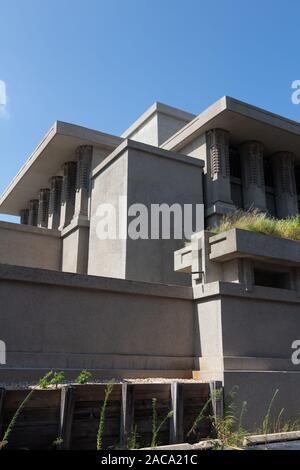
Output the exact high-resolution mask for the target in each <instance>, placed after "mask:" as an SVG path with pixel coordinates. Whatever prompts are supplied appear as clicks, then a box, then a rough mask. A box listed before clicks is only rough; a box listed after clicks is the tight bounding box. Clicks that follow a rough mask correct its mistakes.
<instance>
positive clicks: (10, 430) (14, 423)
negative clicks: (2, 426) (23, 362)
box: [0, 371, 52, 450]
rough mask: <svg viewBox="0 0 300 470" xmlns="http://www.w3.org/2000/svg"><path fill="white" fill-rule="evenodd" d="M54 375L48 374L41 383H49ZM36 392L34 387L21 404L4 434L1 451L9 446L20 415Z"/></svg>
mask: <svg viewBox="0 0 300 470" xmlns="http://www.w3.org/2000/svg"><path fill="white" fill-rule="evenodd" d="M51 375H52V371H50V372H48V373H47V374H46V375H45V376H44V377H43V378H42V379H41V380H40V382H39V383H41V382H43V381H47V380H48V378H49V377H50V376H51ZM38 386H39V385H38ZM35 390H36V387H34V388H33V389H32V390H31V391H30V392H29V393H28V394H27V395H26V397H25V398H24V400H23V401H22V403H21V404H20V406H19V407H18V408H17V410H16V412H15V414H14V415H13V417H12V419H11V421H10V423H9V424H8V426H7V428H6V431H5V433H4V436H3V439H2V441H0V450H2V449H4V448H5V447H6V446H7V445H8V441H9V437H10V435H11V433H12V431H13V429H14V427H15V425H16V423H17V420H18V418H19V416H20V414H21V413H22V411H23V408H24V407H25V405H26V403H27V402H28V401H29V400H30V398H31V396H32V394H33V393H34V392H35Z"/></svg>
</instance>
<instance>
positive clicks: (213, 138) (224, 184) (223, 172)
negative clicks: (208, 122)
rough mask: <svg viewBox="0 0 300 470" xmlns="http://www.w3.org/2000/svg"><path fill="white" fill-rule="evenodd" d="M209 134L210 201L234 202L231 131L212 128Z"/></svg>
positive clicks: (208, 171) (208, 170) (208, 172)
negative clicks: (231, 168)
mask: <svg viewBox="0 0 300 470" xmlns="http://www.w3.org/2000/svg"><path fill="white" fill-rule="evenodd" d="M206 136H207V151H208V155H207V157H208V158H207V174H208V187H207V189H208V200H209V203H210V204H211V203H215V202H218V201H222V202H225V203H229V204H232V200H231V188H230V166H229V132H227V131H224V130H222V129H212V130H210V131H208V132H207V133H206Z"/></svg>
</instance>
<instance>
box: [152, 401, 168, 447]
mask: <svg viewBox="0 0 300 470" xmlns="http://www.w3.org/2000/svg"><path fill="white" fill-rule="evenodd" d="M172 416H173V411H169V412H168V413H167V415H166V416H165V418H163V420H162V421H161V423H160V424H158V420H157V398H152V439H151V447H157V446H158V440H157V439H158V435H159V433H160V431H161V429H162V427H163V426H164V424H165V423H166V422H167V420H168V419H170V418H171V417H172Z"/></svg>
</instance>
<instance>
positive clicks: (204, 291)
mask: <svg viewBox="0 0 300 470" xmlns="http://www.w3.org/2000/svg"><path fill="white" fill-rule="evenodd" d="M193 292H194V299H195V300H201V299H206V298H209V297H220V296H230V297H242V298H243V299H245V300H247V299H249V300H250V299H252V300H265V301H271V302H290V303H297V304H298V303H300V297H298V295H297V292H296V291H293V290H288V289H277V288H273V287H261V286H254V287H253V290H252V291H251V292H250V291H249V290H247V288H246V287H245V285H244V284H239V283H235V282H223V281H216V282H211V283H209V284H203V285H200V286H196V287H194V289H193Z"/></svg>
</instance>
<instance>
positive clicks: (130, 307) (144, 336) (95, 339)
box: [0, 265, 195, 382]
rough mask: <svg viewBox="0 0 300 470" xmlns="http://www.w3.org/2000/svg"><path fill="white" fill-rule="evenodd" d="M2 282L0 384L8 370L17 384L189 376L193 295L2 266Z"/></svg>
mask: <svg viewBox="0 0 300 470" xmlns="http://www.w3.org/2000/svg"><path fill="white" fill-rule="evenodd" d="M0 280H1V282H0V303H1V309H0V324H1V334H0V336H1V339H2V340H3V341H5V343H6V347H7V365H6V366H0V382H1V378H2V381H3V380H4V377H7V375H9V373H10V372H11V371H12V369H13V376H14V377H15V379H16V380H17V377H18V374H23V376H24V375H26V373H27V374H28V378H29V376H30V375H31V373H32V372H33V373H34V371H38V373H39V374H40V375H41V371H43V370H45V369H52V368H55V369H59V370H66V369H67V370H69V371H70V370H72V369H73V370H74V369H75V370H77V371H78V370H82V369H85V368H86V369H93V370H95V374H96V375H98V376H106V375H108V376H114V375H115V376H122V375H126V371H127V372H128V371H129V373H130V374H131V375H134V374H136V376H145V375H147V374H148V375H150V376H151V375H152V376H164V375H168V374H169V376H171V377H172V376H173V377H176V376H178V377H187V376H191V370H192V368H193V354H194V342H193V331H194V323H195V316H194V307H193V301H192V290H191V289H190V288H184V287H170V286H165V285H154V284H153V285H152V284H144V283H141V282H130V281H124V280H115V279H109V278H98V277H93V276H81V275H76V274H66V273H55V272H53V271H52V272H51V271H44V270H38V269H32V268H17V267H12V266H11V267H9V266H3V265H0ZM24 368H26V369H27V371H25V373H24ZM9 371H10V372H9ZM22 371H23V372H22Z"/></svg>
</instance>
